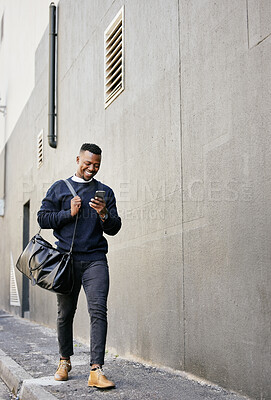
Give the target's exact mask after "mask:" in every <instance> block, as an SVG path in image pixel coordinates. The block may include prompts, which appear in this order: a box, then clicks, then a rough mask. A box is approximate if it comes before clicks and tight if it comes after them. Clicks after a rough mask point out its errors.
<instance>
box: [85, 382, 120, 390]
mask: <svg viewBox="0 0 271 400" xmlns="http://www.w3.org/2000/svg"><path fill="white" fill-rule="evenodd" d="M88 386H90V387H96V388H98V389H113V388H114V387H115V385H110V386H99V385H94V384H93V383H88Z"/></svg>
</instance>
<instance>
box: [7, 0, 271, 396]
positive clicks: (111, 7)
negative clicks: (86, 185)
mask: <svg viewBox="0 0 271 400" xmlns="http://www.w3.org/2000/svg"><path fill="white" fill-rule="evenodd" d="M123 5H124V6H125V90H124V92H123V93H122V94H121V95H120V96H119V97H118V98H117V99H116V100H115V101H114V102H113V103H112V104H111V105H110V106H109V107H108V108H107V109H106V110H104V105H103V57H104V55H103V33H104V30H105V29H106V27H107V26H108V25H109V23H110V22H111V21H112V19H113V18H114V16H115V15H116V14H117V12H118V11H119V9H120V8H121V7H122V6H123ZM268 12H269V7H268V4H267V2H264V1H262V2H260V4H259V2H255V1H248V2H246V1H245V0H244V1H239V0H238V1H237V0H235V1H231V2H225V1H222V0H220V1H217V2H215V1H211V0H209V1H207V0H206V1H205V0H201V1H200V0H197V1H193V2H189V1H186V0H180V1H177V0H174V1H172V0H170V1H169V0H168V1H165V0H155V1H154V0H149V1H139V0H138V1H134V0H126V1H120V0H115V1H113V0H104V1H103V2H101V1H99V2H98V1H93V2H92V3H91V6H90V2H89V1H88V0H84V1H81V3H80V7H78V5H76V4H75V3H74V2H73V1H71V0H65V1H60V2H59V32H58V49H59V54H58V133H59V141H58V147H57V149H55V150H54V149H52V148H49V147H48V146H47V145H46V146H45V154H44V163H43V165H42V166H41V168H39V169H37V167H36V136H37V134H38V133H39V132H40V131H41V129H43V130H44V136H45V143H46V136H47V91H48V88H47V85H48V60H47V54H48V37H47V34H45V35H44V38H43V39H42V41H41V42H40V45H39V47H38V49H37V51H36V75H35V76H36V82H35V88H34V90H33V92H32V94H31V96H30V98H29V101H28V103H27V105H26V106H25V108H24V111H23V113H22V115H21V117H20V118H19V120H18V122H17V124H16V126H15V129H14V130H13V133H12V135H11V138H10V139H9V141H8V143H7V146H6V168H7V177H8V179H7V185H6V193H5V198H6V213H5V217H4V218H1V219H0V232H1V242H0V252H1V264H0V268H1V274H2V276H3V280H2V281H1V295H0V302H1V306H2V307H4V308H5V309H11V310H12V312H14V313H19V312H20V310H19V308H18V307H17V308H15V307H10V306H9V265H10V251H11V252H12V255H13V258H14V260H16V259H17V257H18V255H19V253H20V251H21V248H22V212H23V204H24V203H25V202H26V201H28V200H30V211H31V224H30V228H31V234H34V233H35V232H36V231H37V223H36V212H37V210H38V208H39V206H40V201H41V199H42V197H43V195H44V192H45V191H46V189H47V188H48V186H49V185H50V184H51V183H52V182H53V181H55V180H56V179H59V178H63V177H68V176H70V175H71V174H72V173H73V172H74V171H75V169H76V164H75V157H76V155H77V152H78V149H79V147H80V145H81V144H82V143H83V142H86V141H90V142H96V143H97V144H99V145H100V146H101V147H102V148H103V164H102V167H101V170H100V172H99V175H98V179H100V180H102V181H103V182H105V183H106V184H109V185H110V186H111V187H112V188H113V189H114V191H115V194H116V197H117V200H118V208H119V211H120V214H121V216H122V219H123V228H122V230H121V231H120V233H119V234H118V235H117V236H116V237H113V238H109V245H110V252H109V256H108V258H109V264H110V274H111V288H110V296H109V334H108V348H109V349H111V350H113V351H114V352H116V353H118V354H120V355H124V356H132V357H138V358H141V359H144V360H146V361H148V362H153V363H155V364H160V365H166V366H169V367H172V368H176V369H181V370H186V371H189V372H192V373H194V374H196V375H199V376H202V377H205V378H207V379H209V380H211V381H214V382H217V383H219V384H222V385H224V386H225V387H228V388H231V389H234V390H237V391H240V392H242V393H246V394H248V395H250V396H252V397H254V398H255V399H268V398H270V396H271V393H270V387H269V376H270V372H271V371H270V358H269V356H268V351H269V350H270V267H269V265H270V252H269V247H270V246H268V244H269V242H270V241H269V238H270V224H269V215H270V211H269V208H268V200H269V196H270V187H269V186H270V177H269V174H270V172H269V171H270V170H271V169H270V168H268V164H269V163H270V157H269V152H270V145H269V142H268V131H269V129H268V128H269V127H270V119H269V118H268V110H269V109H270V104H269V103H270V100H269V97H268V93H269V92H270V87H269V86H270V77H269V75H270V68H268V64H269V63H270V54H271V53H270V49H269V46H270V40H269V39H270V38H269V37H268V24H267V23H266V20H265V19H264V18H263V16H266V14H267V13H268ZM44 235H45V236H46V237H47V238H48V239H51V240H53V239H52V235H51V233H50V232H46V231H44ZM11 238H12V240H11ZM16 276H17V280H18V284H19V289H20V293H21V276H20V274H19V273H16ZM30 317H31V319H32V320H35V321H38V322H41V323H44V324H47V325H50V326H55V319H56V299H55V296H54V295H52V294H50V293H47V292H46V291H43V290H41V289H39V288H33V289H32V288H31V290H30ZM75 333H76V336H77V337H80V338H81V339H83V340H84V341H88V340H89V326H88V316H87V310H86V307H85V299H84V296H83V295H82V296H81V297H80V303H79V309H78V312H77V316H76V321H75Z"/></svg>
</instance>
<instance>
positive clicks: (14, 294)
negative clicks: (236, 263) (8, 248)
mask: <svg viewBox="0 0 271 400" xmlns="http://www.w3.org/2000/svg"><path fill="white" fill-rule="evenodd" d="M9 293H10V295H9V299H10V301H9V303H10V305H11V306H16V307H20V306H21V302H20V297H19V292H18V286H17V282H16V275H15V268H14V262H13V257H12V253H11V252H10V287H9Z"/></svg>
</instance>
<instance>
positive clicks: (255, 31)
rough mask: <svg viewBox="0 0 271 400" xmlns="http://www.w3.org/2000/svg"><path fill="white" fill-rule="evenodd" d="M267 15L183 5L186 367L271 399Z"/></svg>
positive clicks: (266, 10)
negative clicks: (265, 17) (270, 355)
mask: <svg viewBox="0 0 271 400" xmlns="http://www.w3.org/2000/svg"><path fill="white" fill-rule="evenodd" d="M247 6H248V9H247ZM259 15H261V16H262V17H261V18H260V17H259ZM264 15H269V17H270V2H268V1H260V2H258V1H248V2H246V1H218V2H214V1H209V0H207V1H194V2H188V1H181V2H180V38H181V40H180V49H181V50H180V51H181V71H182V73H181V89H182V96H181V104H182V137H183V188H184V202H183V222H184V224H183V226H184V288H185V338H186V339H185V367H186V369H187V370H189V371H192V372H194V373H196V374H200V375H202V376H205V377H207V378H208V379H210V380H212V381H220V382H221V383H222V384H225V385H229V386H230V387H232V388H234V389H236V390H239V391H244V392H247V393H248V394H250V395H251V396H255V397H256V398H261V397H263V398H265V399H267V398H270V397H271V392H270V372H271V369H270V358H269V356H268V357H267V354H270V316H271V315H270V310H271V307H270V306H271V304H270V281H271V279H270V278H271V273H270V262H271V255H270V245H269V244H270V238H271V229H270V217H271V211H270V201H269V199H270V193H271V186H270V171H271V169H270V138H269V131H270V82H271V81H270V74H271V72H270V61H271V58H270V54H271V53H270V47H271V42H270V37H268V38H267V39H266V40H264V41H262V42H260V39H261V38H262V39H263V38H264V37H266V36H267V35H268V34H270V26H269V31H266V28H267V27H266V23H265V19H264V18H263V16H264ZM261 24H262V25H261ZM262 31H263V32H262ZM258 42H260V43H259V44H258V45H257V43H258ZM248 388H249V389H248Z"/></svg>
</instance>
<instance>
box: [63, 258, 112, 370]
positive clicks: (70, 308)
mask: <svg viewBox="0 0 271 400" xmlns="http://www.w3.org/2000/svg"><path fill="white" fill-rule="evenodd" d="M81 286H83V288H84V291H85V294H86V299H87V304H88V312H89V316H90V329H91V337H90V365H92V364H100V365H103V364H104V354H105V342H106V333H107V296H108V290H109V273H108V265H107V262H106V261H105V260H101V261H92V262H85V261H74V288H73V291H72V293H71V294H69V295H57V306H58V316H57V334H58V343H59V353H60V356H62V357H70V356H71V355H73V319H74V314H75V311H76V308H77V302H78V296H79V293H80V290H81Z"/></svg>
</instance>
